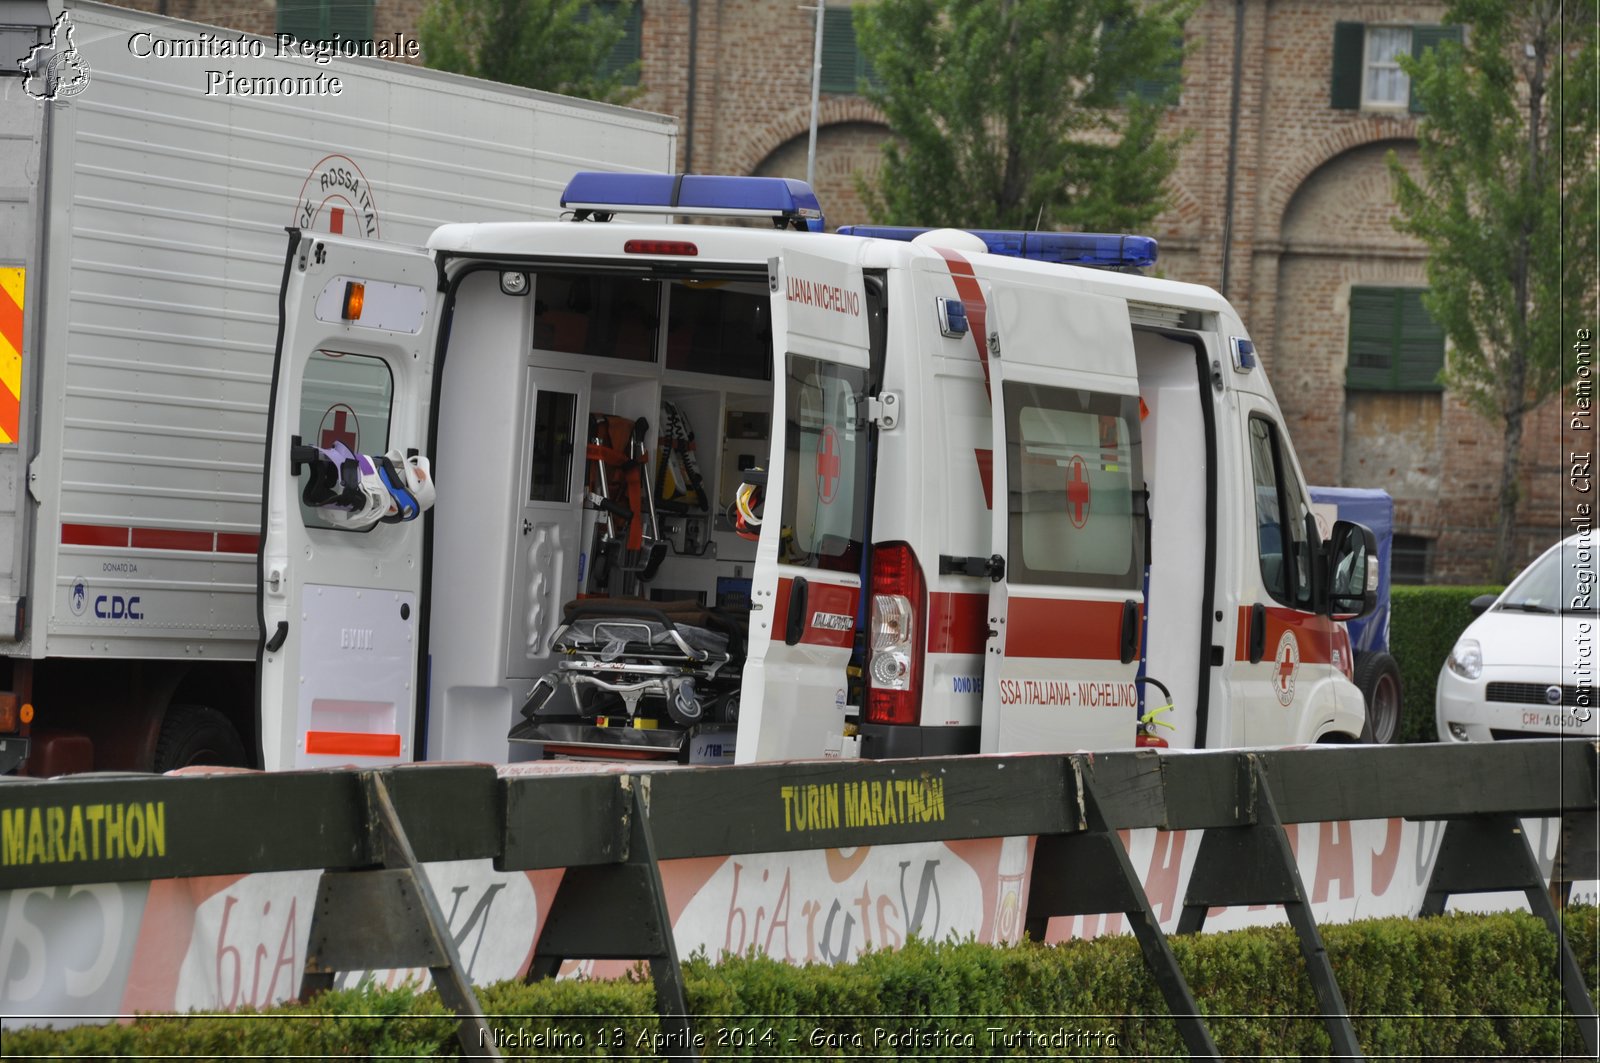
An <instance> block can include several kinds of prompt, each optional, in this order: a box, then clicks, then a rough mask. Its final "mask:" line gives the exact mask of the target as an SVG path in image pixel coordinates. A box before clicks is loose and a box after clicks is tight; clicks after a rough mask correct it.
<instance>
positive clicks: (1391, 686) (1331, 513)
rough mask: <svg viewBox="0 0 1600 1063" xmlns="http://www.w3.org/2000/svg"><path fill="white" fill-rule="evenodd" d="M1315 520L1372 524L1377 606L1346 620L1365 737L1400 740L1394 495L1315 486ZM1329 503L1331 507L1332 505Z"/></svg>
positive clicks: (1328, 523) (1381, 741)
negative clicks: (1392, 612) (1392, 589)
mask: <svg viewBox="0 0 1600 1063" xmlns="http://www.w3.org/2000/svg"><path fill="white" fill-rule="evenodd" d="M1311 502H1312V507H1313V508H1314V509H1316V510H1318V515H1317V519H1318V523H1319V524H1325V525H1326V526H1327V527H1332V526H1333V522H1334V521H1335V520H1353V521H1358V522H1359V523H1361V524H1365V525H1366V526H1367V527H1369V528H1371V529H1372V534H1373V535H1374V536H1375V537H1376V538H1377V540H1378V605H1377V608H1375V609H1374V610H1373V611H1372V612H1371V613H1370V614H1368V615H1367V616H1364V617H1362V618H1361V619H1359V620H1352V621H1350V622H1349V628H1350V645H1351V646H1352V647H1353V648H1354V649H1355V675H1354V679H1355V684H1356V686H1357V687H1359V688H1360V689H1361V696H1362V697H1363V698H1364V699H1365V700H1366V703H1367V734H1366V735H1365V736H1364V737H1365V738H1366V739H1367V741H1369V742H1375V743H1378V744H1380V745H1387V744H1389V743H1392V742H1398V741H1399V740H1400V708H1401V705H1402V700H1401V695H1402V694H1403V692H1404V691H1403V688H1402V686H1401V683H1400V666H1399V664H1397V663H1396V662H1395V659H1394V657H1393V656H1392V655H1391V654H1390V652H1389V558H1390V553H1391V551H1392V549H1393V546H1394V499H1393V498H1391V497H1389V492H1387V491H1381V490H1376V489H1373V488H1367V487H1313V488H1311ZM1330 507H1331V508H1330Z"/></svg>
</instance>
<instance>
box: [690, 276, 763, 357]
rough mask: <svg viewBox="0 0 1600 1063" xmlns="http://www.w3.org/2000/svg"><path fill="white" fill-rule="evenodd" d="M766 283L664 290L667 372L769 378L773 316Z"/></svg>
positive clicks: (723, 283) (719, 283)
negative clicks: (665, 299)
mask: <svg viewBox="0 0 1600 1063" xmlns="http://www.w3.org/2000/svg"><path fill="white" fill-rule="evenodd" d="M770 298H771V297H770V296H769V295H768V294H767V286H766V285H765V284H760V285H756V284H748V283H742V282H736V281H718V280H710V281H672V282H671V283H669V284H668V285H667V368H668V369H682V370H686V371H688V372H690V373H714V374H716V375H718V376H733V377H743V378H744V379H746V380H771V379H772V321H771V315H772V311H771V308H770V305H769V304H770Z"/></svg>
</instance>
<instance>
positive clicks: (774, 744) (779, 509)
mask: <svg viewBox="0 0 1600 1063" xmlns="http://www.w3.org/2000/svg"><path fill="white" fill-rule="evenodd" d="M768 285H769V288H770V289H771V293H772V303H771V305H772V337H773V358H774V365H773V373H772V381H773V417H772V426H773V427H772V451H771V456H770V458H769V461H768V468H767V469H766V481H767V482H766V487H765V508H764V511H763V519H762V524H761V538H760V543H759V545H758V547H757V550H756V567H755V574H754V576H753V579H752V586H751V609H752V612H751V615H750V646H749V655H748V657H747V659H746V663H745V670H744V684H743V693H742V699H743V701H742V705H741V708H740V717H739V737H738V745H737V753H736V758H735V759H736V760H737V762H738V763H741V764H743V763H751V762H754V761H763V760H775V759H783V758H800V757H822V756H830V755H834V756H836V755H839V752H840V750H841V747H842V742H843V732H844V720H845V707H846V700H847V697H848V690H849V682H848V678H847V675H846V672H847V669H848V668H849V665H850V659H851V656H852V654H853V652H854V646H855V641H856V630H857V626H858V622H859V617H860V614H861V607H862V602H861V567H862V559H863V551H864V550H865V542H866V534H867V532H866V513H867V499H868V494H867V492H868V490H869V489H870V484H869V483H868V459H869V453H870V448H869V439H868V431H869V425H868V420H867V416H868V410H867V385H868V367H869V361H868V344H869V340H868V328H867V321H868V300H867V294H866V290H865V284H864V282H863V280H862V274H861V267H860V266H859V265H857V264H856V262H855V261H854V257H853V249H850V250H848V251H845V252H843V253H840V254H837V255H828V254H826V253H818V252H811V251H806V252H800V251H785V252H783V253H782V254H781V255H779V256H778V257H776V258H774V259H772V260H771V262H770V263H769V264H768Z"/></svg>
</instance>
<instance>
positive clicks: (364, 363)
mask: <svg viewBox="0 0 1600 1063" xmlns="http://www.w3.org/2000/svg"><path fill="white" fill-rule="evenodd" d="M393 403H394V377H393V375H392V374H391V373H390V372H389V365H388V363H387V362H385V361H384V360H383V359H382V358H373V357H370V356H368V355H364V354H342V353H340V352H338V351H316V352H315V353H313V354H312V355H311V357H310V358H309V359H307V360H306V370H305V378H304V383H303V384H302V386H301V390H300V439H301V440H302V441H303V442H305V443H306V444H308V445H311V446H316V447H331V446H333V445H334V444H335V443H343V444H344V445H345V446H347V447H349V448H350V449H351V450H352V451H354V452H355V453H357V454H372V455H378V454H382V453H383V452H384V451H386V450H388V449H389V411H390V408H391V407H392V406H393ZM302 475H304V474H302ZM296 493H297V494H298V493H299V491H298V490H297V491H296ZM300 516H301V518H302V519H303V520H304V521H305V523H306V525H307V526H308V527H312V528H331V527H334V525H333V524H332V523H330V522H329V521H325V520H323V519H321V518H320V517H319V516H318V513H317V510H316V508H315V507H312V506H307V505H306V504H305V502H304V501H302V502H301V503H300Z"/></svg>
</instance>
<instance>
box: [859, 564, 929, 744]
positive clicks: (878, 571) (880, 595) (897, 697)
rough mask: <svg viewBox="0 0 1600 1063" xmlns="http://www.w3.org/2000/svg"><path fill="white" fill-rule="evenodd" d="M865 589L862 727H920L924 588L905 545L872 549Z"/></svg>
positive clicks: (925, 620)
mask: <svg viewBox="0 0 1600 1063" xmlns="http://www.w3.org/2000/svg"><path fill="white" fill-rule="evenodd" d="M871 589H872V606H871V610H870V613H869V623H868V628H867V635H868V640H869V641H868V645H867V652H868V658H867V706H866V719H867V722H868V723H880V724H881V723H888V724H916V723H920V722H921V721H922V663H923V662H922V657H923V646H924V643H925V641H926V638H925V635H924V631H925V629H926V628H927V623H928V588H927V583H926V582H925V581H924V580H923V578H922V567H921V566H920V565H918V564H917V555H916V554H915V553H913V552H912V550H911V547H910V546H908V545H907V544H905V543H884V544H882V545H879V546H875V547H873V550H872V587H871Z"/></svg>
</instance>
